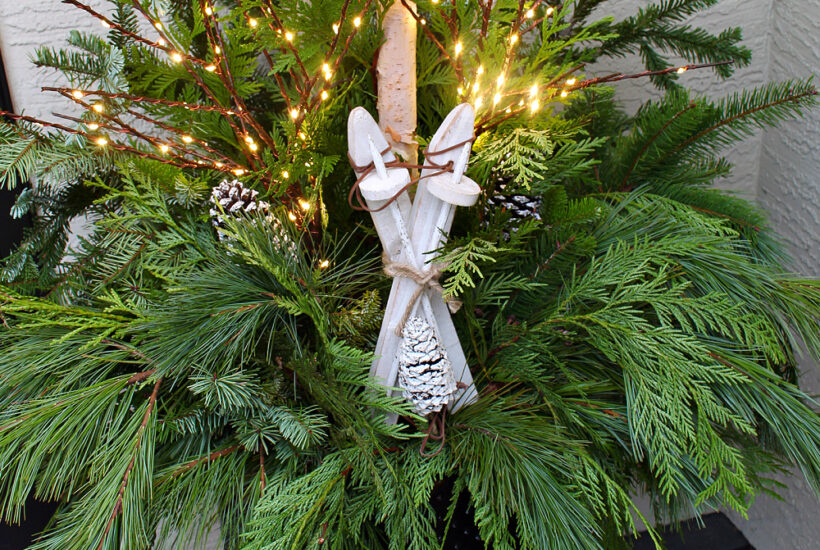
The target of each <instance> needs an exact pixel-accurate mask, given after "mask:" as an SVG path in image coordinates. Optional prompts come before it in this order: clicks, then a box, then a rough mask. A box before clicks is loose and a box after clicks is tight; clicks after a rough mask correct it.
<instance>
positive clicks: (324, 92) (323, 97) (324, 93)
mask: <svg viewBox="0 0 820 550" xmlns="http://www.w3.org/2000/svg"><path fill="white" fill-rule="evenodd" d="M328 97H330V94H329V93H327V90H322V101H324V100H325V99H327V98H328Z"/></svg>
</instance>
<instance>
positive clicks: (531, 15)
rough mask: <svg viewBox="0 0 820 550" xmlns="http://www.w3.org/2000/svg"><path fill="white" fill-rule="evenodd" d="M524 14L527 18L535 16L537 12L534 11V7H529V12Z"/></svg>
mask: <svg viewBox="0 0 820 550" xmlns="http://www.w3.org/2000/svg"><path fill="white" fill-rule="evenodd" d="M524 15H525V16H526V18H527V19H532V18H533V17H535V12H534V11H532V9H529V10H527V13H525V14H524Z"/></svg>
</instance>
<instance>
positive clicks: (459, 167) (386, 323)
mask: <svg viewBox="0 0 820 550" xmlns="http://www.w3.org/2000/svg"><path fill="white" fill-rule="evenodd" d="M474 116H475V115H474V112H473V110H472V107H471V106H469V105H467V104H465V105H461V106H459V107H456V109H454V110H453V111H452V112H451V113H450V115H448V117H447V118H446V119H445V121H444V123H443V124H442V126H441V128H439V131H438V132H436V134H435V136H434V137H433V139H432V140H431V142H430V143H431V147H430V151H436V150H440V149H445V148H448V147H451V146H452V145H455V144H458V143H460V142H464V141H466V140H468V139H469V138H470V137H472V134H473V123H474ZM348 142H349V148H350V157H351V160H352V161H353V162H354V163H355V164H356V165H358V166H366V165H368V164H370V162H371V161H372V162H373V164H374V166H375V170H374V171H373V172H372V173H370V174H369V175H368V176H367V177H366V178H365V179H364V180H363V181H362V182H361V183H360V185H359V189H360V191H361V193H362V196H363V197H364V199H365V201H366V202H367V205H368V208H370V209H375V208H378V207H380V206H383V205H384V204H385V201H387V200H389V199H390V198H391V197H392V196H394V195H395V194H396V193H397V192H398V190H400V189H401V188H402V186H404V185H406V183H407V181H409V174H407V175H405V174H406V173H407V170H405V169H398V168H387V167H385V166H384V162H385V161H387V162H390V161H391V160H394V159H395V157H394V156H393V155H392V153H387V154H385V155H382V154H381V151H384V150H385V149H386V140H385V139H384V136H383V135H382V134H381V132H379V130H378V127H377V125H376V123H375V121H374V120H373V118H372V117H371V116H370V115H369V113H367V111H365V110H364V109H362V108H360V107H359V108H356V109H354V110H353V111H352V112H351V113H350V117H349V118H348ZM435 147H438V149H436V148H435ZM470 148H471V146H470V144H469V143H468V144H465V146H464V147H461V148H456V149H453V150H452V151H448V152H447V153H445V154H441V155H435V156H431V157H430V158H431V159H433V162H435V163H436V164H440V165H445V164H447V163H448V162H453V163H454V169H455V170H456V171H457V173H453V174H449V173H448V174H443V175H440V176H438V177H436V178H428V179H430V180H433V179H435V181H433V182H432V185H431V184H430V183H427V182H426V180H423V181H425V182H426V183H425V185H423V186H421V185H420V188H422V187H423V188H424V189H425V190H426V191H427V192H426V193H425V194H424V196H425V197H427V198H426V199H425V206H426V207H427V210H425V211H424V212H423V215H420V216H418V217H417V218H416V219H415V222H414V224H419V225H418V226H416V225H413V226H412V227H409V226H408V220H409V219H411V215H410V211H409V209H403V208H401V207H400V205H399V204H398V201H396V202H395V203H392V204H390V205H389V206H387V207H386V208H385V209H384V210H382V211H380V212H371V215H372V217H373V222H374V225H375V226H376V230H377V232H378V233H379V238H380V239H381V241H382V245H383V246H384V247H385V251H387V253H388V256H389V257H390V259H391V260H393V261H399V262H401V263H405V264H407V265H409V266H412V267H414V268H415V269H417V270H420V271H424V270H425V268H429V266H426V264H425V260H427V259H433V258H432V257H430V256H429V255H425V254H423V252H427V251H429V250H432V249H434V248H437V246H438V244H439V242H440V241H441V240H442V231H443V232H444V233H446V232H448V231H449V229H450V226H451V225H452V218H453V212H454V210H455V207H456V206H457V205H463V206H469V205H472V204H474V203H475V201H476V199H477V198H478V191H479V189H478V186H477V185H476V184H475V182H473V181H472V180H470V179H469V178H466V177H464V176H462V175H461V174H462V173H463V171H464V169H465V168H466V165H467V161H468V159H469V152H470ZM402 171H403V172H402ZM435 171H437V170H435V169H430V170H427V171H425V172H426V173H427V174H429V173H434V172H435ZM425 172H423V173H422V175H425ZM431 190H434V192H431ZM403 195H405V194H403ZM418 289H419V284H418V283H417V282H416V281H414V280H413V279H409V278H404V277H395V278H394V279H393V286H392V288H391V291H390V297H389V298H388V301H387V305H386V307H385V315H384V320H383V322H382V326H381V330H380V332H379V340H378V343H377V345H376V356H377V357H376V359H375V361H374V363H373V366H372V367H371V375H372V376H374V377H375V378H377V379H378V380H379V381H380V382H381V383H382V384H384V385H385V386H388V387H390V388H396V387H397V384H398V382H397V378H398V370H399V362H398V357H397V352H398V350H399V346H400V344H401V336H400V334H401V328H402V327H400V326H399V325H400V324H401V323H402V322H403V320H404V319H405V317H406V313H407V310H408V308H409V307H412V312H411V314H412V315H414V316H419V317H422V318H424V319H425V320H427V322H428V323H430V325H431V326H432V327H433V329H434V330H435V332H436V334H437V335H438V338H439V341H440V343H441V344H442V346H443V347H444V348H445V349H446V351H447V355H448V357H449V359H450V362H451V364H452V368H453V375H454V377H455V379H456V380H457V381H460V382H462V384H463V385H464V386H465V387H463V388H461V389H459V390H458V391H457V393H456V394H455V401H454V404H453V407H452V408H451V409H452V410H454V411H455V410H458V409H459V408H460V407H462V406H464V405H466V404H469V403H472V402H473V401H475V399H477V397H478V393H477V391H476V389H475V386H474V384H473V380H472V374H471V373H470V369H469V367H468V366H467V360H466V357H465V355H464V351H463V349H462V348H461V343H460V342H459V340H458V334H457V333H456V330H455V326H454V325H453V322H452V318H451V317H450V311H449V308H448V306H447V305H446V304H445V303H444V301H443V300H442V298H441V295H440V294H439V293H438V292H436V291H434V290H431V289H429V288H428V289H425V290H424V291H423V292H422V294H421V296H420V297H419V299H418V300H417V301H416V303H415V304H411V303H410V302H411V300H412V299H413V298H414V296H415V295H416V294H417V291H418ZM388 392H389V393H393V394H397V393H399V392H400V390H397V389H396V390H388ZM388 421H389V422H395V418H390V419H388Z"/></svg>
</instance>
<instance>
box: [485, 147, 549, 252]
mask: <svg viewBox="0 0 820 550" xmlns="http://www.w3.org/2000/svg"><path fill="white" fill-rule="evenodd" d="M503 169H504V164H503V163H502V164H501V166H500V167H499V168H498V169H496V170H493V172H492V174H490V181H491V182H492V183H493V189H492V190H488V191H487V194H488V195H489V196H488V198H487V206H486V207H485V209H484V214H485V216H486V217H489V216H492V214H493V211H494V210H496V209H497V208H501V209H502V210H503V211H505V212H509V214H510V227H509V229H506V228H505V229H504V231H503V234H504V239H505V240H509V238H510V233H511V232H512V233H515V232H516V231H517V230H518V228H517V227H516V225H518V224H519V223H520V222H522V221H525V220H528V219H534V220H541V214H540V213H539V210H540V209H541V197H536V196H529V195H522V194H520V193H517V194H514V195H508V194H506V193H505V190H506V189H507V187H508V186H510V187H512V185H513V184H512V181H513V178H512V176H507V175H504V173H503Z"/></svg>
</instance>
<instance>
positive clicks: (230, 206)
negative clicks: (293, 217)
mask: <svg viewBox="0 0 820 550" xmlns="http://www.w3.org/2000/svg"><path fill="white" fill-rule="evenodd" d="M258 197H259V191H256V190H254V189H249V188H247V187H245V186H244V185H242V182H241V181H239V180H233V181H231V182H229V181H227V180H222V183H220V184H219V185H217V186H216V187H214V188H213V189H212V190H211V201H210V202H211V205H212V206H211V209H210V214H211V223H213V224H214V227H216V233H217V236H218V237H219V240H220V241H222V240H224V239H225V237H226V234H225V233H224V232H223V231H222V228H224V227H225V218H227V217H231V218H234V217H239V216H252V215H253V214H254V213H256V212H260V213H261V214H263V215H264V216H265V219H266V220H267V222H268V223H269V224H271V226H272V228H273V232H274V234H275V235H276V237H275V240H276V243H277V244H278V245H281V246H282V247H283V248H285V249H286V250H288V251H289V252H291V253H295V252H296V243H295V242H294V241H293V239H291V238H290V236H288V233H287V231H286V230H285V228H284V227H283V226H282V224H281V223H280V222H279V220H277V219H276V217H275V216H274V215H273V214H272V213H271V212H270V204H268V203H267V202H265V201H260V200H257V198H258ZM217 205H219V206H221V207H222V209H221V210H220V209H219V207H218V206H217Z"/></svg>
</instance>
